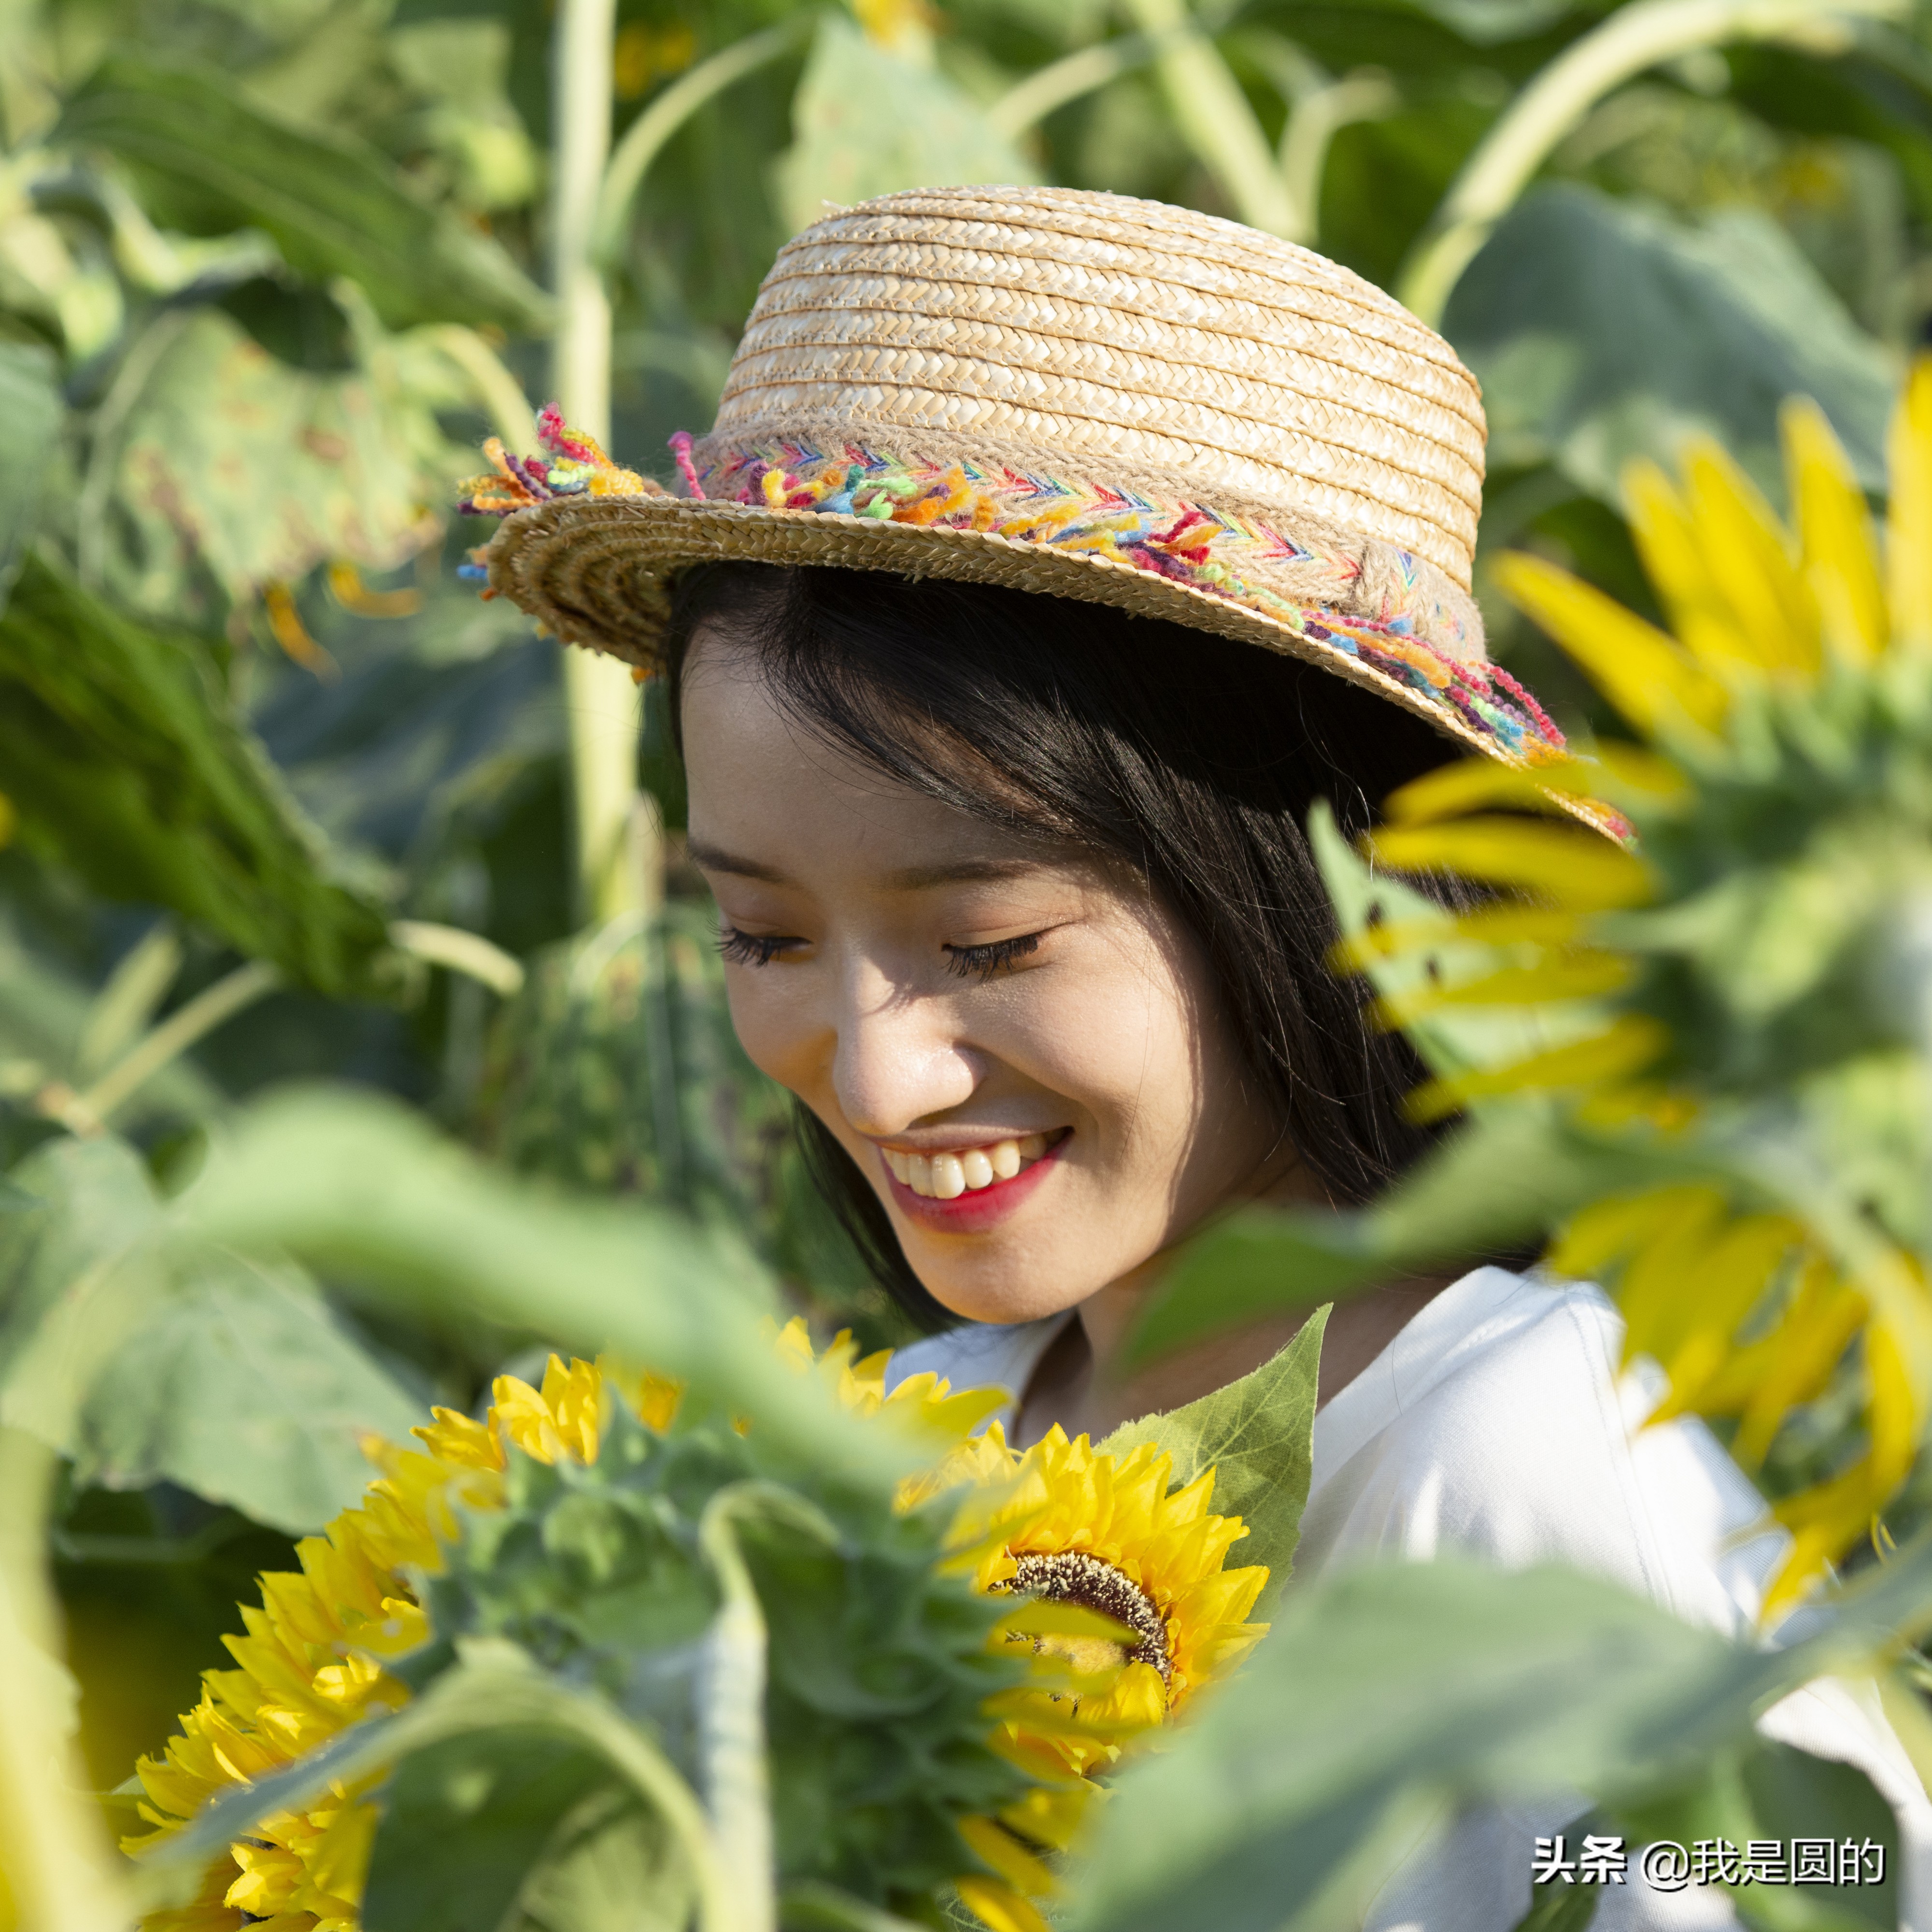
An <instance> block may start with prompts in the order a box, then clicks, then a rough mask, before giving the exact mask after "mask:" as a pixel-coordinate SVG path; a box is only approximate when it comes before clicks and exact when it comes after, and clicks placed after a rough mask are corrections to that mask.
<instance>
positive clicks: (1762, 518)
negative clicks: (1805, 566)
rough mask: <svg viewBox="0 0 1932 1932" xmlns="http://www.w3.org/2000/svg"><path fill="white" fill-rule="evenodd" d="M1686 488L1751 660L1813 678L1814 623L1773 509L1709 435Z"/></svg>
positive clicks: (1710, 564)
mask: <svg viewBox="0 0 1932 1932" xmlns="http://www.w3.org/2000/svg"><path fill="white" fill-rule="evenodd" d="M1685 484H1686V486H1687V488H1688V494H1689V497H1690V502H1691V517H1692V519H1693V520H1694V522H1695V523H1696V525H1697V538H1698V544H1699V547H1700V550H1701V552H1702V553H1703V557H1704V560H1705V565H1706V568H1707V569H1708V570H1709V571H1710V574H1711V577H1712V581H1713V582H1714V583H1715V584H1716V585H1717V586H1718V589H1719V591H1720V592H1721V593H1722V595H1724V598H1725V600H1726V601H1727V603H1728V604H1730V607H1731V610H1732V611H1733V613H1734V614H1735V616H1736V622H1737V628H1738V630H1739V634H1741V635H1742V636H1743V637H1745V639H1746V640H1748V643H1749V645H1750V646H1751V652H1752V656H1753V658H1754V661H1755V662H1756V663H1757V664H1759V665H1760V666H1761V667H1763V668H1764V669H1766V670H1778V671H1788V672H1793V673H1796V674H1797V675H1799V676H1802V677H1805V678H1811V677H1815V676H1817V673H1818V669H1819V664H1820V655H1819V649H1818V631H1817V621H1816V619H1815V618H1814V616H1813V614H1812V610H1811V598H1810V597H1809V596H1808V595H1807V593H1806V591H1805V586H1804V583H1803V581H1802V579H1801V578H1800V577H1799V574H1798V568H1797V565H1796V563H1795V562H1794V561H1793V558H1792V556H1791V554H1790V550H1789V549H1788V547H1787V543H1786V539H1785V535H1784V531H1783V530H1782V529H1780V528H1779V527H1778V520H1777V519H1776V517H1774V516H1773V515H1772V511H1771V508H1770V506H1769V505H1768V504H1767V503H1766V502H1765V500H1764V499H1763V496H1761V495H1760V493H1759V492H1758V490H1757V486H1756V485H1755V484H1753V483H1752V481H1751V479H1750V478H1748V476H1746V475H1745V473H1744V472H1743V471H1742V469H1739V467H1738V465H1737V463H1736V460H1735V459H1734V458H1732V456H1731V455H1730V454H1729V452H1727V451H1726V450H1725V449H1724V448H1723V446H1721V444H1718V443H1715V442H1713V441H1712V440H1710V439H1709V438H1708V437H1700V438H1698V439H1697V440H1695V441H1694V443H1692V444H1691V446H1690V449H1689V452H1688V458H1687V460H1686V461H1685Z"/></svg>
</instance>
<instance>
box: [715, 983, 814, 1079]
mask: <svg viewBox="0 0 1932 1932" xmlns="http://www.w3.org/2000/svg"><path fill="white" fill-rule="evenodd" d="M787 971H790V972H793V973H796V968H790V969H787V968H783V967H778V966H736V967H732V968H727V971H726V973H725V980H724V988H725V996H726V999H727V1002H728V1004H729V1006H730V1013H731V1031H733V1033H735V1034H736V1035H737V1036H738V1044H739V1046H742V1048H743V1049H745V1058H747V1059H748V1060H749V1061H751V1064H752V1065H753V1066H754V1067H756V1068H757V1070H758V1071H759V1072H760V1073H763V1074H764V1075H766V1076H767V1077H768V1078H769V1079H773V1080H775V1081H776V1082H778V1085H780V1086H781V1087H785V1088H790V1090H791V1091H792V1092H793V1093H794V1094H799V1096H800V1097H804V1090H805V1085H807V1084H808V1081H809V1078H810V1074H809V1065H810V1058H811V1055H810V1050H809V1043H810V1040H811V1020H810V1016H809V1014H808V1011H807V1010H805V1002H804V1001H802V1000H801V999H800V998H799V997H798V992H797V989H795V988H791V987H787V986H781V985H774V984H773V983H772V982H773V980H775V979H776V978H777V977H778V976H779V975H780V974H784V973H785V972H787Z"/></svg>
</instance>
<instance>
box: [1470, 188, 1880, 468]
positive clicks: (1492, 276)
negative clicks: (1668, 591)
mask: <svg viewBox="0 0 1932 1932" xmlns="http://www.w3.org/2000/svg"><path fill="white" fill-rule="evenodd" d="M1443 330H1444V333H1445V335H1448V338H1449V339H1450V340H1451V341H1452V342H1453V343H1454V344H1455V345H1456V347H1457V351H1458V352H1459V353H1460V354H1461V355H1462V356H1463V358H1464V359H1465V360H1466V362H1468V363H1469V366H1470V367H1471V368H1472V369H1473V370H1474V371H1475V373H1476V374H1477V375H1478V377H1480V378H1481V381H1482V384H1483V392H1484V403H1485V405H1486V407H1487V409H1488V411H1489V416H1490V460H1491V462H1492V463H1495V464H1498V465H1503V464H1508V465H1511V466H1515V465H1519V464H1528V463H1541V462H1551V463H1555V464H1556V466H1558V468H1559V469H1561V470H1562V472H1564V473H1565V475H1567V476H1568V477H1569V478H1570V479H1571V481H1573V482H1574V483H1575V484H1578V485H1579V486H1580V487H1583V488H1584V489H1586V490H1589V491H1591V492H1592V493H1594V494H1595V495H1597V496H1601V498H1602V499H1604V501H1605V502H1609V503H1611V504H1613V505H1614V504H1616V502H1618V501H1619V481H1618V479H1619V475H1620V474H1621V472H1622V468H1623V466H1624V463H1625V462H1626V461H1627V460H1628V459H1629V458H1631V457H1633V456H1639V455H1647V456H1651V457H1654V458H1658V460H1665V461H1668V460H1671V459H1672V458H1674V456H1675V455H1676V449H1677V447H1678V446H1679V443H1681V442H1682V439H1683V438H1684V437H1685V435H1686V434H1688V433H1689V432H1691V431H1694V430H1702V431H1707V432H1709V433H1711V434H1715V435H1716V436H1718V437H1719V438H1720V440H1722V441H1723V442H1724V444H1725V445H1726V446H1727V448H1729V449H1730V450H1731V451H1732V452H1733V454H1734V455H1736V456H1737V457H1738V458H1739V459H1740V460H1742V462H1743V463H1745V465H1746V466H1747V467H1748V468H1749V469H1752V470H1753V471H1754V472H1755V473H1757V475H1759V476H1760V478H1761V480H1763V481H1765V482H1766V484H1767V485H1768V486H1769V487H1771V488H1772V490H1779V489H1780V488H1781V484H1780V482H1779V480H1778V479H1779V475H1780V469H1779V464H1778V425H1777V415H1778V406H1779V404H1781V403H1782V402H1783V401H1784V399H1785V398H1787V397H1788V396H1793V395H1808V396H1811V397H1814V398H1816V399H1817V401H1818V402H1819V404H1820V405H1821V407H1823V410H1824V411H1825V413H1826V415H1827V416H1829V417H1830V419H1832V425H1833V426H1834V427H1835V428H1836V429H1837V431H1838V434H1839V436H1840V437H1841V438H1842V439H1843V441H1844V443H1845V446H1846V449H1847V450H1848V451H1849V452H1850V455H1851V457H1852V462H1853V463H1854V464H1855V466H1856V468H1857V469H1858V473H1859V475H1860V477H1861V479H1862V480H1863V481H1864V482H1865V483H1866V484H1867V485H1868V486H1870V487H1874V488H1876V487H1882V484H1883V481H1884V476H1885V463H1884V457H1883V449H1884V437H1885V422H1886V419H1887V417H1888V414H1889V412H1890V409H1891V393H1892V388H1893V383H1894V370H1893V367H1892V365H1891V361H1890V359H1889V358H1888V356H1887V355H1886V353H1885V351H1884V350H1882V348H1881V347H1879V344H1877V343H1876V342H1875V341H1873V340H1872V339H1871V338H1870V337H1869V336H1867V335H1865V334H1864V332H1863V331H1861V329H1859V328H1858V326H1857V325H1856V324H1855V323H1853V322H1852V320H1851V318H1850V317H1849V316H1848V315H1847V314H1846V312H1845V310H1844V307H1843V304H1842V303H1841V302H1839V301H1838V298H1837V297H1836V296H1835V295H1833V293H1832V291H1831V290H1830V289H1829V288H1828V287H1826V284H1824V282H1823V281H1822V280H1820V278H1819V276H1818V275H1817V272H1816V271H1815V270H1814V269H1812V268H1811V265H1810V264H1809V263H1808V262H1807V261H1806V260H1805V257H1804V256H1803V255H1802V254H1800V253H1799V250H1798V248H1797V247H1796V245H1795V244H1793V242H1791V241H1790V239H1789V238H1788V237H1787V236H1786V235H1785V234H1784V231H1783V230H1782V229H1780V228H1779V227H1778V226H1777V224H1776V223H1775V222H1773V221H1772V220H1770V218H1769V217H1768V216H1765V215H1763V214H1758V213H1757V212H1755V211H1746V210H1733V211H1726V212H1724V213H1721V214H1712V215H1710V216H1708V217H1706V218H1705V219H1704V220H1702V221H1701V222H1698V223H1689V222H1685V221H1682V220H1678V219H1677V218H1676V217H1673V216H1670V215H1667V214H1664V213H1662V212H1661V211H1656V210H1654V209H1652V208H1646V207H1643V206H1641V205H1638V204H1636V203H1634V202H1627V201H1619V200H1614V199H1612V198H1611V197H1610V196H1607V195H1605V194H1602V193H1598V191H1597V190H1594V189H1591V188H1586V187H1578V186H1576V185H1574V184H1554V185H1551V186H1547V187H1541V188H1539V189H1538V190H1535V192H1534V193H1531V194H1529V195H1528V196H1526V197H1525V198H1524V199H1523V201H1522V202H1521V203H1520V204H1519V205H1518V206H1517V208H1515V209H1514V211H1512V212H1511V214H1510V215H1509V216H1508V217H1507V218H1506V219H1505V220H1504V222H1503V223H1502V225H1501V226H1499V228H1498V229H1497V230H1496V233H1495V234H1494V235H1493V236H1491V238H1490V241H1489V242H1488V244H1487V246H1486V247H1485V248H1484V250H1483V251H1482V253H1481V254H1479V255H1478V257H1476V259H1475V261H1474V262H1472V263H1471V264H1470V266H1469V269H1468V270H1467V271H1466V272H1465V274H1464V275H1463V278H1462V280H1461V281H1460V282H1459V283H1458V284H1457V286H1456V290H1455V292H1454V295H1453V296H1451V299H1450V302H1449V305H1448V310H1447V311H1446V313H1445V317H1444V319H1443Z"/></svg>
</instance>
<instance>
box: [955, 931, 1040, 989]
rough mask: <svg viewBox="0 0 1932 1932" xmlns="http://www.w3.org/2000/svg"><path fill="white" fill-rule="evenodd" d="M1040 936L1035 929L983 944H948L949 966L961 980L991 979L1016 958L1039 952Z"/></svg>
mask: <svg viewBox="0 0 1932 1932" xmlns="http://www.w3.org/2000/svg"><path fill="white" fill-rule="evenodd" d="M1039 949H1040V935H1039V934H1038V933H1037V932H1023V933H1022V934H1021V935H1019V938H1017V939H995V940H992V941H989V942H988V944H986V945H984V946H949V947H947V949H946V950H947V953H948V954H949V955H950V957H949V958H948V959H947V962H946V965H947V971H949V972H953V973H957V974H959V977H960V978H961V979H962V980H990V979H992V977H994V976H995V974H1000V973H1004V971H1006V970H1007V968H1008V967H1010V965H1013V962H1014V961H1015V960H1016V959H1025V957H1026V956H1027V955H1028V953H1034V952H1037V951H1038V950H1039Z"/></svg>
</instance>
